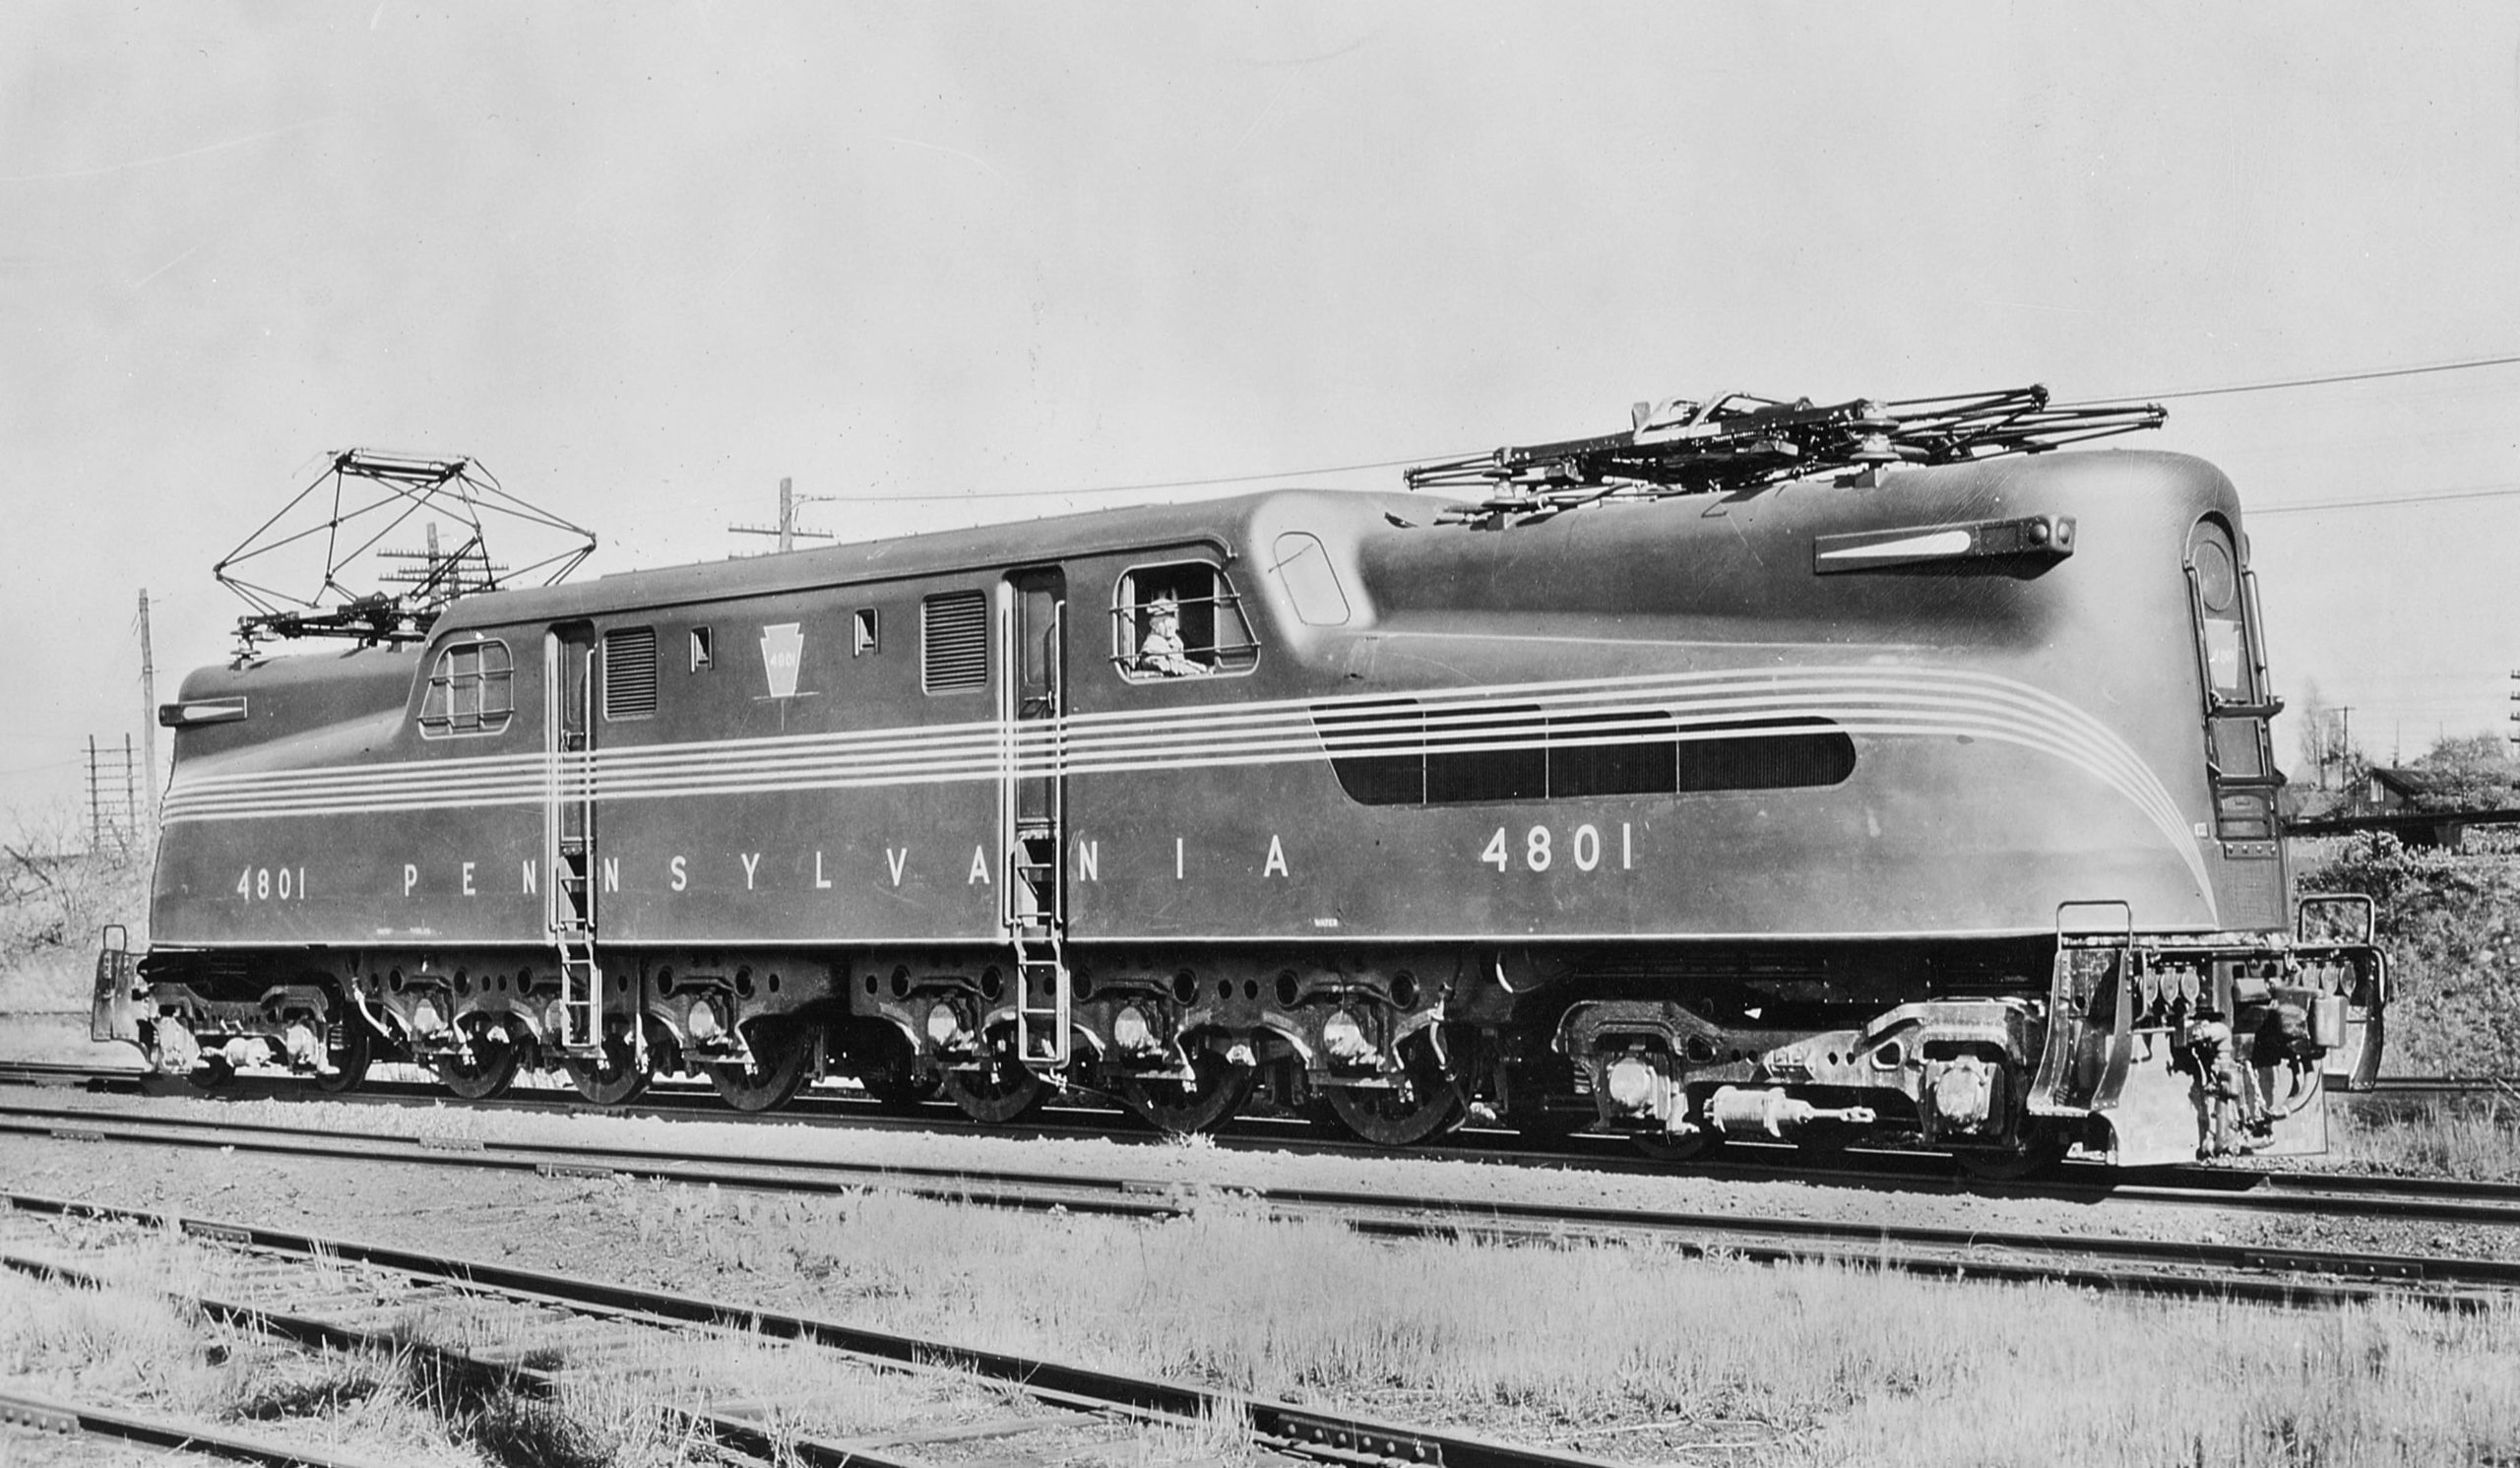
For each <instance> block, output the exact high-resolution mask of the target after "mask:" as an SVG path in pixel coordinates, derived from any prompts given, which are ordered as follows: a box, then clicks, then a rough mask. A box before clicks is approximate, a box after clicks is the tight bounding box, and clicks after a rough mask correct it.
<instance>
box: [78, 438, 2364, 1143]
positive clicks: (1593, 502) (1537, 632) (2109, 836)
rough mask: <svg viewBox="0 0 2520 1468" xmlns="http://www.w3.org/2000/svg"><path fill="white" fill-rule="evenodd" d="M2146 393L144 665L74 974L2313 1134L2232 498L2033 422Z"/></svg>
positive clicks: (2316, 1030) (505, 600)
mask: <svg viewBox="0 0 2520 1468" xmlns="http://www.w3.org/2000/svg"><path fill="white" fill-rule="evenodd" d="M2160 416H2161V414H2160V410H2159V409H2109V408H2100V409H2072V408H2060V407H2054V406H2051V405H2049V404H2048V402H2047V396H2046V394H2045V393H2044V391H2042V390H2038V389H2031V390H2027V391H2024V392H2017V393H2002V394H1990V395H1985V396H1983V397H1977V398H1967V399H1941V400H1921V401H1919V402H1914V403H1905V404H1896V403H1894V404H1888V405H1882V404H1875V403H1870V402H1858V403H1851V404H1843V405H1836V406H1832V407H1814V406H1812V405H1811V404H1809V403H1808V402H1796V403H1778V402H1771V401H1767V400H1759V399H1750V398H1745V397H1740V396H1737V395H1728V396H1725V397H1720V398H1717V399H1713V400H1707V401H1702V402H1686V401H1675V402H1673V403H1669V404H1663V405H1640V406H1639V408H1638V410H1637V412H1636V413H1635V415H1634V416H1633V421H1632V426H1631V428H1630V429H1629V430H1627V431H1624V432H1620V433H1613V434H1609V435H1605V436H1602V437H1598V438H1591V439H1580V440H1571V441H1567V442H1563V443H1552V444H1543V445H1537V446H1531V447H1525V448H1514V449H1503V450H1498V451H1497V452H1496V453H1494V454H1493V455H1487V456H1481V457H1478V458H1474V459H1464V460H1460V461H1456V462H1453V463H1449V464H1443V465H1434V466H1429V467H1427V468H1426V469H1423V470H1420V471H1416V472H1413V476H1412V486H1411V492H1405V493H1349V492H1339V493H1333V492H1319V491H1305V490H1279V491H1271V492H1264V493H1256V494H1251V495H1246V496H1242V497H1239V498H1232V499H1223V500H1215V501H1208V502H1201V503H1194V504H1183V505H1168V506H1158V507H1145V508H1133V509H1124V510H1111V511H1104V512H1097V513H1087V514H1075V515H1068V516H1063V517H1058V518H1053V519H1046V520H1041V521H1037V522H1033V523H1030V524H1024V525H1014V526H994V527H987V528H982V529H977V530H969V531H960V532H954V533H950V534H936V535H922V536H914V537H905V538H901V539H897V540H890V541H881V542H872V543H861V544H842V545H835V546H830V547H824V548H815V549H807V550H798V551H792V552H786V553H780V554H774V555H765V556H757V557H749V558H744V559H737V560H730V561H724V562H714V563H706V564H697V565H689V566H680V567H671V568H665V569H658V570H645V571H637V572H631V573H627V574H616V575H611V576H606V577H603V578H601V579H599V580H597V581H593V582H586V583H579V584H574V585H566V586H554V587H546V588H539V589H531V590H513V589H512V590H499V591H492V592H487V593H483V594H477V595H467V596H462V597H458V598H455V599H454V600H452V601H450V602H448V603H446V604H445V605H444V606H438V607H433V608H431V610H430V613H429V614H428V615H427V616H425V617H421V618H417V619H413V620H411V621H409V622H400V623H394V624H391V625H387V624H384V623H375V624H372V625H371V626H370V628H369V630H368V634H367V635H365V636H363V637H362V638H360V639H358V645H356V646H353V647H349V648H347V649H342V650H336V651H334V652H331V653H328V654H324V655H319V656H294V657H282V658H263V657H243V658H240V659H239V661H237V662H236V663H234V664H233V665H230V666H225V667H219V668H212V669H205V670H201V671H198V672H195V673H194V674H192V675H191V676H190V677H189V678H187V679H186V681H185V683H184V685H183V689H182V695H181V697H180V698H179V699H178V700H177V701H176V702H175V703H173V704H170V705H168V706H167V707H166V708H165V710H164V711H163V713H162V716H161V717H162V720H163V722H164V723H166V724H167V725H169V726H171V727H172V728H173V729H174V730H175V731H176V736H175V755H176V763H175V770H174V777H173V781H172V784H171V786H170V788H169V789H168V791H167V793H166V796H165V798H164V801H163V806H162V817H161V819H162V825H161V830H160V836H159V846H158V865H157V873H156V879H155V888H154V894H153V914H152V922H153V943H152V946H151V948H150V950H149V952H148V953H147V954H146V955H145V956H140V957H139V958H138V961H137V963H136V964H135V963H133V962H132V961H131V956H130V955H122V954H114V953H109V954H108V955H107V956H106V958H105V959H104V960H103V961H101V962H100V964H99V980H98V994H97V1010H96V1017H95V1026H96V1033H97V1035H98V1036H99V1038H104V1037H106V1036H113V1037H118V1038H122V1039H126V1040H129V1041H132V1042H134V1043H136V1044H138V1045H140V1046H141V1047H142V1048H143V1049H144V1050H145V1051H146V1052H147V1053H149V1054H150V1055H151V1057H152V1058H153V1060H154V1061H155V1062H156V1063H157V1064H158V1065H159V1066H161V1067H163V1068H166V1069H168V1070H174V1071H192V1072H195V1073H196V1074H197V1075H199V1076H200V1077H202V1078H204V1079H217V1078H218V1077H220V1076H221V1075H223V1074H224V1073H226V1072H227V1071H228V1070H230V1069H231V1068H233V1067H236V1066H240V1065H271V1064H284V1065H289V1066H292V1067H294V1068H297V1069H299V1070H302V1071H307V1072H311V1073H313V1074H315V1075H317V1076H318V1077H319V1078H321V1079H322V1080H323V1081H324V1083H325V1084H327V1085H331V1086H336V1087H339V1086H347V1085H351V1084H355V1083H356V1081H357V1079H358V1077H359V1076H360V1074H361V1073H363V1071H364V1070H365V1068H366V1066H367V1065H368V1063H369V1062H370V1060H371V1058H372V1057H373V1056H375V1055H378V1054H385V1053H393V1054H400V1055H408V1056H410V1057H412V1058H414V1059H417V1060H419V1061H421V1062H423V1063H426V1064H428V1065H430V1066H432V1067H434V1068H435V1070H436V1072H437V1074H438V1075H439V1076H440V1077H441V1078H442V1079H443V1081H444V1083H445V1084H446V1085H447V1086H449V1087H450V1088H451V1089H453V1090H454V1091H455V1092H456V1093H457V1094H459V1095H462V1096H467V1097H483V1096H488V1095H490V1094H493V1093H495V1092H496V1091H498V1090H499V1089H500V1088H502V1087H503V1086H505V1085H507V1084H508V1083H509V1081H510V1079H511V1078H512V1077H513V1076H514V1075H515V1073H516V1072H517V1070H518V1068H519V1066H520V1065H524V1064H536V1065H548V1064H556V1065H558V1066H560V1067H562V1068H564V1069H565V1070H566V1071H567V1072H568V1074H569V1076H570V1078H571V1079H572V1080H573V1081H574V1082H575V1084H576V1085H577V1086H578V1088H579V1089H580V1090H581V1091H582V1092H583V1093H584V1094H585V1095H586V1096H587V1097H589V1098H590V1099H593V1100H596V1101H599V1102H603V1103H618V1102H622V1101H626V1100H628V1099H629V1098H631V1097H632V1096H635V1095H636V1094H638V1092H639V1091H640V1089H641V1088H642V1087H644V1086H645V1085H646V1084H647V1082H648V1080H649V1078H650V1077H651V1076H654V1075H657V1074H662V1073H668V1072H673V1071H682V1070H699V1071H705V1072H706V1073H707V1074H708V1075H709V1076H711V1077H712V1078H713V1080H714V1081H715V1082H716V1083H717V1085H718V1088H719V1090H720V1091H721V1092H722V1093H723V1094H724V1095H725V1098H726V1099H727V1100H728V1101H730V1102H731V1103H732V1104H734V1105H735V1106H737V1107H739V1108H744V1109H747V1110H761V1109H767V1108H770V1107H775V1106H777V1105H780V1104H782V1103H784V1102H785V1101H787V1100H788V1098H789V1097H791V1096H792V1095H794V1094H795V1092H796V1091H797V1089H798V1088H799V1087H800V1086H802V1085H803V1084H805V1083H806V1082H807V1081H809V1080H811V1079H813V1078H814V1077H816V1076H817V1075H837V1076H845V1077H851V1078H853V1079H854V1080H855V1081H856V1082H857V1083H859V1084H860V1085H862V1086H863V1087H864V1088H865V1089H867V1090H868V1091H869V1092H871V1093H873V1094H874V1095H876V1096H877V1097H880V1098H884V1099H886V1100H888V1101H892V1102H898V1103H906V1102H910V1101H914V1100H917V1099H920V1098H923V1097H926V1096H930V1095H934V1094H942V1095H943V1096H945V1097H948V1098H950V1099H951V1100H952V1101H953V1102H954V1103H955V1104H956V1105H958V1106H959V1107H961V1108H962V1109H963V1110H964V1111H965V1112H967V1113H969V1114H970V1115H971V1116H973V1117H977V1118H980V1119H982V1120H986V1121H1003V1120H1007V1119H1010V1118H1012V1117H1017V1116H1019V1115H1021V1114H1022V1113H1024V1112H1025V1111H1026V1110H1028V1109H1029V1108H1031V1107H1033V1106H1035V1105H1037V1104H1038V1103H1039V1102H1040V1100H1041V1099H1042V1098H1043V1097H1044V1096H1046V1095H1048V1094H1051V1093H1052V1092H1054V1091H1056V1090H1058V1089H1061V1088H1074V1089H1082V1090H1086V1091H1091V1092H1096V1093H1100V1094H1103V1095H1107V1096H1111V1097H1114V1098H1117V1099H1119V1100H1121V1101H1123V1102H1125V1103H1126V1104H1127V1105H1129V1106H1130V1107H1132V1108H1133V1109H1135V1110H1136V1111H1138V1112H1139V1113H1140V1114H1142V1115H1144V1116H1145V1117H1149V1118H1150V1119H1152V1120H1153V1121H1155V1122H1156V1123H1157V1124H1159V1125H1162V1126H1166V1127H1169V1128H1174V1129H1181V1130H1191V1129H1197V1128H1201V1127H1207V1126H1212V1125H1215V1124H1217V1123H1218V1122H1220V1121H1222V1120H1224V1119H1225V1118H1227V1117H1229V1116H1231V1115H1232V1114H1233V1113H1234V1112H1235V1111H1236V1110H1237V1109H1238V1108H1240V1107H1241V1106H1243V1105H1244V1104H1245V1103H1246V1102H1247V1101H1248V1100H1249V1099H1250V1098H1251V1096H1252V1095H1253V1093H1254V1091H1255V1089H1257V1088H1261V1087H1266V1088H1267V1090H1268V1091H1269V1092H1270V1093H1271V1094H1272V1096H1273V1097H1274V1098H1275V1099H1276V1100H1277V1101H1279V1102H1281V1103H1284V1104H1293V1105H1318V1106H1320V1107H1322V1108H1324V1109H1326V1110H1327V1111H1329V1112H1331V1113H1333V1114H1335V1116H1336V1117H1338V1118H1339V1119H1340V1120H1341V1121H1342V1122H1344V1123H1345V1124H1346V1125H1347V1126H1348V1127H1350V1128H1351V1129H1353V1130H1354V1131H1355V1132H1356V1133H1357V1134H1359V1135H1361V1136H1363V1137H1366V1138H1369V1139H1372V1140H1374V1141H1378V1142H1383V1143H1388V1144H1395V1145H1399V1144H1407V1143H1410V1142H1414V1141H1418V1140H1420V1139H1422V1138H1425V1137H1428V1136H1431V1135H1434V1134H1436V1133H1438V1132H1441V1131H1444V1130H1446V1129H1448V1128H1451V1127H1454V1126H1456V1125H1458V1124H1460V1123H1461V1122H1462V1121H1463V1120H1464V1119H1465V1117H1470V1116H1473V1115H1493V1116H1494V1117H1498V1118H1500V1119H1501V1120H1503V1121H1504V1122H1506V1123H1508V1124H1511V1125H1515V1126H1519V1127H1523V1128H1526V1129H1530V1130H1535V1131H1546V1130H1566V1129H1572V1128H1578V1127H1583V1126H1588V1125H1589V1126H1598V1127H1604V1128H1607V1129H1610V1130H1614V1131H1619V1132H1625V1133H1628V1134H1630V1135H1632V1136H1634V1137H1635V1138H1636V1140H1637V1142H1638V1144H1639V1145H1641V1146H1643V1147H1645V1148H1646V1149H1647V1150H1649V1151H1651V1152H1654V1153H1656V1154H1657V1155H1662V1156H1670V1157H1684V1156H1688V1155H1692V1154H1695V1153H1698V1152H1701V1151H1703V1150H1705V1149H1706V1148H1708V1147H1711V1146H1715V1145H1718V1144H1720V1143H1722V1142H1724V1141H1726V1140H1727V1139H1737V1138H1744V1137H1749V1138H1761V1139H1780V1138H1781V1139H1791V1140H1793V1141H1796V1142H1797V1143H1800V1144H1803V1145H1806V1146H1811V1147H1817V1148H1826V1147H1834V1146H1839V1145H1844V1144H1846V1143H1848V1142H1852V1141H1856V1140H1859V1139H1860V1140H1865V1141H1867V1142H1871V1143H1881V1144H1913V1145H1921V1146H1927V1147H1933V1148H1939V1149H1944V1150H1948V1151H1950V1152H1952V1153H1953V1154H1955V1155H1956V1156H1958V1157H1959V1158H1960V1159H1961V1160H1962V1161H1963V1162H1964V1163H1965V1164H1967V1165H1969V1166H1971V1167H1972V1168H1973V1169H1975V1170H1977V1171H1980V1172H1983V1173H1987V1174H2004V1173H2008V1172H2017V1171H2020V1170H2023V1169H2026V1168H2029V1167H2033V1166H2037V1165H2040V1164H2042V1163H2044V1162H2046V1161H2047V1160H2050V1159H2052V1158H2054V1157H2057V1156H2060V1155H2062V1154H2063V1153H2064V1152H2065V1151H2066V1150H2067V1149H2069V1148H2079V1149H2081V1150H2082V1152H2084V1153H2085V1154H2086V1155H2090V1156H2095V1157H2102V1158H2108V1159H2110V1160H2113V1161H2116V1162H2118V1163H2120V1164H2124V1165H2136V1164H2144V1163H2153V1162H2159V1161H2165V1160H2184V1159H2190V1158H2195V1157H2199V1156H2208V1157H2210V1156H2216V1155H2224V1154H2230V1153H2235V1152H2243V1151H2257V1152H2297V1151H2309V1150H2316V1149H2318V1148H2319V1147H2321V1146H2323V1145H2324V1126H2325V1109H2324V1093H2325V1091H2326V1089H2328V1087H2330V1086H2331V1085H2336V1084H2354V1083H2357V1082H2359V1081H2367V1079H2368V1078H2369V1077H2370V1075H2371V1074H2372V1073H2373V1072H2374V1070H2375V1068H2376V1065H2377V1063H2378V1057H2379V1035H2380V1025H2381V1016H2382V1010H2383V1004H2384V1000H2385V993H2386V983H2387V968H2386V962H2385V958H2384V956H2383V955H2382V954H2381V953H2380V952H2379V951H2378V949H2377V948H2375V947H2374V946H2373V945H2372V943H2371V941H2370V922H2369V918H2370V915H2369V912H2368V909H2367V905H2365V906H2362V907H2360V908H2356V907H2354V906H2353V905H2352V903H2353V901H2357V900H2327V899H2314V900H2311V901H2310V902H2309V903H2308V904H2307V905H2306V907H2305V908H2303V909H2302V910H2300V911H2299V912H2297V904H2295V902H2294V901H2293V899H2292V894H2291V889H2290V882H2289V879H2288V875H2287V870H2286V865H2285V857H2284V852H2283V846H2282V842H2281V839H2280V835H2279V832H2278V829H2277V826H2276V813H2275V801H2274V796H2275V792H2276V790H2277V788H2278V787H2279V786H2280V784H2281V781H2282V777H2281V775H2280V774H2279V773H2278V772H2277V771H2276V769H2275V765H2274V761H2273V757H2272V748H2271V744H2270V741H2269V736H2268V721H2269V719H2270V718H2272V716H2273V715H2274V714H2275V712H2276V711H2277V709H2278V708H2279V707H2280V705H2279V704H2278V702H2277V700H2276V699H2275V698H2274V696H2273V694H2272V692H2271V687H2270V683H2269V679H2268V674H2267V670H2266V665H2265V658H2264V647H2263V637H2262V633H2261V631H2260V628H2259V624H2258V616H2257V598H2256V589H2255V579H2254V575H2253V573H2252V572H2251V571H2250V569H2249V567H2248V563H2247V541H2246V538H2245V536H2244V534H2243V527H2242V521H2241V511H2240V506H2239V501H2238V497H2237V495H2236V492H2235V490H2234V488H2233V486H2232V484H2231V483H2230V481H2229V480H2228V479H2226V478H2225V477H2224V476H2223V475H2222V474H2221V473H2220V472H2218V471H2217V470H2215V469H2214V468H2213V467H2212V466H2210V465H2208V464H2205V463H2203V462H2201V461H2199V460H2196V459H2192V458H2187V457H2183V456H2179V455H2175V454H2166V453H2153V452H2130V451H2124V450H2114V449H2112V450H2097V451H2096V450H2079V451H2074V452H2048V451H2049V450H2052V449H2056V448H2058V447H2060V446H2062V445H2067V444H2071V443H2073V442H2075V441H2077V440H2079V439H2083V438H2089V437H2097V436H2101V435H2104V434H2108V433H2116V432H2123V431H2127V430H2128V429H2131V428H2138V427H2147V426H2151V425H2153V424H2155V423H2157V422H2158V421H2159V420H2160ZM1464 490H1467V491H1469V492H1467V493H1464V492H1460V491H1464ZM1427 491H1435V492H1427ZM1443 491H1453V492H1450V493H1446V492H1443Z"/></svg>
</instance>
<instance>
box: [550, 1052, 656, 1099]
mask: <svg viewBox="0 0 2520 1468" xmlns="http://www.w3.org/2000/svg"><path fill="white" fill-rule="evenodd" d="M560 1068H561V1069H562V1070H564V1071H566V1072H568V1076H569V1084H570V1085H573V1086H575V1087H577V1088H578V1094H579V1095H580V1096H583V1097H585V1098H586V1099H587V1100H589V1101H591V1102H593V1103H595V1104H596V1105H597V1106H622V1105H626V1104H627V1103H629V1102H632V1101H635V1100H637V1099H638V1097H639V1093H641V1092H643V1091H645V1090H647V1089H648V1072H647V1068H646V1067H645V1066H643V1065H641V1064H640V1063H639V1055H638V1053H637V1052H636V1051H635V1050H633V1049H632V1048H631V1045H630V1037H629V1036H627V1035H606V1036H604V1037H603V1047H602V1049H601V1050H600V1051H599V1053H597V1054H595V1055H594V1056H591V1057H581V1056H578V1055H562V1056H561V1057H560Z"/></svg>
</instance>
